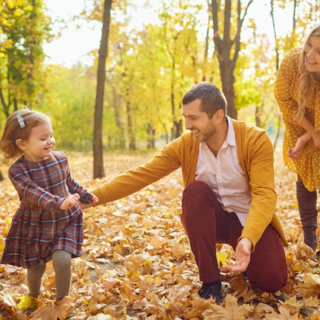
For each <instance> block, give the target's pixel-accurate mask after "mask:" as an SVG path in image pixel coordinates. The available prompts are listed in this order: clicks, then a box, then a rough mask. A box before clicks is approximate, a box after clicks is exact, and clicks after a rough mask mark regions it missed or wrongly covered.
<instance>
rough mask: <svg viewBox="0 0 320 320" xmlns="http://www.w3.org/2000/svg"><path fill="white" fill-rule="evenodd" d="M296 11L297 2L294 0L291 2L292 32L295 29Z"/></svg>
mask: <svg viewBox="0 0 320 320" xmlns="http://www.w3.org/2000/svg"><path fill="white" fill-rule="evenodd" d="M296 9H297V0H294V1H293V17H292V32H293V31H294V29H295V28H296Z"/></svg>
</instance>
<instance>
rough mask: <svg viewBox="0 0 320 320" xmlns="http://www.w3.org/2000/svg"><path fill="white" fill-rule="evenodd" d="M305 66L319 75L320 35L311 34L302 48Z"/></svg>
mask: <svg viewBox="0 0 320 320" xmlns="http://www.w3.org/2000/svg"><path fill="white" fill-rule="evenodd" d="M304 52H305V53H306V68H307V70H308V71H309V72H315V73H317V74H318V75H320V36H311V37H310V39H309V41H308V42H307V44H306V47H305V49H304Z"/></svg>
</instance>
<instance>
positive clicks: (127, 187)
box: [82, 82, 288, 303]
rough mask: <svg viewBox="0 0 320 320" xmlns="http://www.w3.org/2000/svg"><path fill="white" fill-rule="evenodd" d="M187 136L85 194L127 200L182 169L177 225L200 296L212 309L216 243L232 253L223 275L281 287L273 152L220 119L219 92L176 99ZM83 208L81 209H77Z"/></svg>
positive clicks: (249, 130)
mask: <svg viewBox="0 0 320 320" xmlns="http://www.w3.org/2000/svg"><path fill="white" fill-rule="evenodd" d="M182 104H183V106H182V110H183V116H184V118H185V127H186V129H187V130H189V131H188V132H186V133H184V134H183V135H182V136H181V137H180V138H178V139H176V140H174V141H172V142H171V143H169V144H168V145H167V146H166V147H165V148H164V149H163V150H162V151H161V153H160V154H159V155H158V156H155V157H154V158H153V159H152V160H150V161H149V162H147V163H145V164H144V165H142V166H140V167H138V168H136V169H134V170H130V171H127V172H125V173H123V174H121V175H120V176H118V177H116V178H114V179H111V180H109V181H108V182H107V183H105V184H104V185H102V186H101V187H99V188H97V189H95V190H93V191H92V193H93V194H95V195H96V196H97V197H98V198H99V201H98V203H97V204H96V205H100V204H105V203H107V202H110V201H114V200H117V199H120V198H123V197H125V196H128V195H130V194H132V193H134V192H136V191H138V190H140V189H142V188H144V187H146V186H147V185H149V184H151V183H153V182H155V181H157V180H159V179H161V178H162V177H164V176H166V175H168V174H169V173H171V172H173V171H174V170H176V169H178V168H180V167H181V169H182V175H183V181H184V186H185V190H184V192H183V197H182V216H181V220H182V223H183V225H184V228H185V230H186V232H187V234H188V237H189V240H190V244H191V249H192V252H193V253H194V255H195V259H196V263H197V265H198V268H199V273H200V280H201V281H202V282H203V284H202V288H201V289H200V290H199V295H200V296H201V297H202V298H204V299H209V298H210V296H212V297H213V298H215V299H216V302H217V303H219V302H220V300H221V298H222V296H221V281H220V272H219V267H218V263H217V259H216V244H217V243H227V244H229V245H231V246H232V247H233V248H234V250H235V252H236V262H235V265H234V266H233V267H231V266H228V265H224V268H226V269H228V270H230V271H242V272H244V271H246V272H247V275H248V278H249V281H250V283H251V284H252V285H254V286H255V287H257V288H259V289H261V290H262V291H267V292H276V291H278V290H279V289H281V288H282V287H283V286H284V285H285V284H286V282H287V264H286V258H285V253H284V249H283V245H282V243H281V240H280V238H281V239H282V242H283V244H285V245H286V246H287V245H288V244H287V242H286V240H285V237H284V234H283V231H282V227H281V225H280V222H279V220H278V218H277V217H276V215H275V208H276V200H277V195H276V192H275V186H274V169H273V160H274V159H273V146H272V143H271V141H270V139H269V136H268V134H267V133H266V132H265V131H264V130H262V129H259V128H257V127H254V126H250V125H249V124H247V123H245V122H240V121H236V120H233V119H231V118H229V117H227V116H226V107H227V102H226V99H225V97H224V95H223V93H222V92H221V91H220V89H219V88H218V87H216V86H215V85H213V84H211V83H209V82H201V83H198V84H197V85H195V86H194V87H193V88H191V89H190V90H189V91H188V92H187V93H186V94H185V95H184V97H183V99H182ZM88 206H90V205H84V206H82V207H83V208H85V207H88Z"/></svg>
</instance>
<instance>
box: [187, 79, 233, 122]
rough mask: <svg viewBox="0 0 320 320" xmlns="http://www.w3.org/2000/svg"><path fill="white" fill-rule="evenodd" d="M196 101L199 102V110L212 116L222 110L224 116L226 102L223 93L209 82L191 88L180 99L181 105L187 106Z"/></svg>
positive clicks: (209, 116)
mask: <svg viewBox="0 0 320 320" xmlns="http://www.w3.org/2000/svg"><path fill="white" fill-rule="evenodd" d="M196 99H200V100H201V105H200V110H201V111H203V112H205V113H206V114H207V115H208V118H209V119H211V118H212V116H213V115H214V114H215V113H216V112H217V111H218V110H220V109H221V110H223V111H224V114H225V115H226V111H227V100H226V98H225V96H224V94H223V92H222V91H221V90H220V89H219V88H218V87H217V86H216V85H214V84H213V83H211V82H207V81H204V82H200V83H198V84H196V85H195V86H194V87H192V88H191V89H190V90H189V91H188V92H187V93H186V94H185V95H184V96H183V98H182V104H183V105H185V104H188V103H190V102H192V101H194V100H196Z"/></svg>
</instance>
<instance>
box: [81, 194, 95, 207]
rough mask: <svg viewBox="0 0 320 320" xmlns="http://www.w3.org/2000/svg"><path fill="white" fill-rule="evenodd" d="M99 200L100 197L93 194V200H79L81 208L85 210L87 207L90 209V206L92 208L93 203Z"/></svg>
mask: <svg viewBox="0 0 320 320" xmlns="http://www.w3.org/2000/svg"><path fill="white" fill-rule="evenodd" d="M98 201H99V199H98V198H97V197H96V196H95V195H93V198H92V201H91V202H90V203H81V202H79V205H80V208H81V210H85V209H88V208H92V207H93V205H94V204H95V203H97V202H98Z"/></svg>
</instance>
